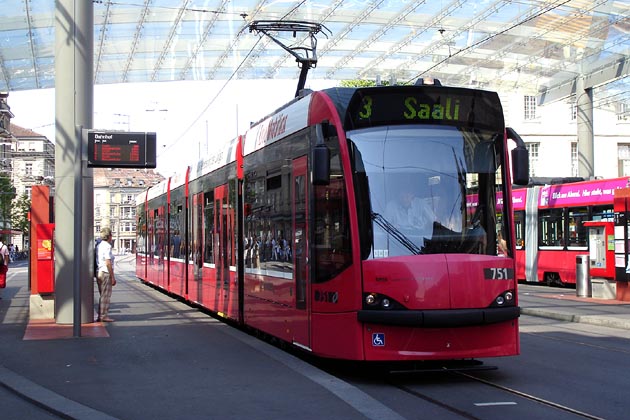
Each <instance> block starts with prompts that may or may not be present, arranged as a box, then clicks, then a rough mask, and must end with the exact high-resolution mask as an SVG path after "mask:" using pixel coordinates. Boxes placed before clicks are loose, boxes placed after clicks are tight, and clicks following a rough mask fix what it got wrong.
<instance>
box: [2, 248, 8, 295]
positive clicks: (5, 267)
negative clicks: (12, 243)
mask: <svg viewBox="0 0 630 420" xmlns="http://www.w3.org/2000/svg"><path fill="white" fill-rule="evenodd" d="M0 260H1V262H2V264H1V265H0V292H2V289H4V288H5V287H7V271H9V248H7V246H6V245H5V244H4V242H2V240H0ZM0 299H2V293H0Z"/></svg>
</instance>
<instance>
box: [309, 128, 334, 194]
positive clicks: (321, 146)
mask: <svg viewBox="0 0 630 420" xmlns="http://www.w3.org/2000/svg"><path fill="white" fill-rule="evenodd" d="M325 126H328V124H317V126H316V127H315V132H316V136H317V142H316V144H315V147H314V148H313V185H328V184H330V149H328V146H326V143H325V137H324V130H328V128H327V127H325Z"/></svg>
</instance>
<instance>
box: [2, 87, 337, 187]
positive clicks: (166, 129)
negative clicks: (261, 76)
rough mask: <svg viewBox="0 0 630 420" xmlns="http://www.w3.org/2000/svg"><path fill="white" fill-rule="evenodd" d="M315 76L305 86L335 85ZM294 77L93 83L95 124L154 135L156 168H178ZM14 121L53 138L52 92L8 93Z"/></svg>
mask: <svg viewBox="0 0 630 420" xmlns="http://www.w3.org/2000/svg"><path fill="white" fill-rule="evenodd" d="M337 84H338V82H337V81H333V80H314V81H312V82H308V81H307V83H306V87H307V88H310V89H313V90H318V89H323V88H326V87H331V86H337ZM296 87H297V80H238V81H230V82H227V83H226V81H203V82H198V81H183V82H155V83H134V84H130V83H126V84H115V85H96V86H95V87H94V118H93V128H94V129H102V130H111V131H140V132H145V131H146V132H156V133H157V149H158V150H157V168H156V171H157V172H159V173H160V174H162V175H163V176H167V177H168V176H170V175H172V174H173V173H176V172H182V171H184V170H185V168H186V167H187V166H188V165H193V164H194V163H195V162H197V161H198V160H199V158H200V156H204V154H205V153H206V151H207V150H211V149H212V147H213V145H216V144H220V143H223V142H225V141H227V140H229V139H232V138H234V137H236V136H237V135H238V134H243V133H244V132H245V131H246V130H247V128H248V127H249V124H250V122H254V121H258V120H260V119H261V118H263V117H264V116H266V115H268V114H269V113H271V112H273V111H274V110H275V109H277V108H278V107H280V106H282V105H283V104H285V103H287V102H289V101H291V100H292V99H293V97H294V96H295V89H296ZM8 104H9V106H10V107H11V112H12V113H13V114H14V115H15V117H14V118H13V119H12V120H11V122H12V123H13V124H16V125H19V126H20V127H23V128H28V129H31V130H33V131H35V132H36V133H39V134H42V135H44V136H46V137H48V138H49V139H50V140H52V141H53V142H54V141H55V126H54V121H55V91H54V89H40V90H30V91H13V92H9V97H8Z"/></svg>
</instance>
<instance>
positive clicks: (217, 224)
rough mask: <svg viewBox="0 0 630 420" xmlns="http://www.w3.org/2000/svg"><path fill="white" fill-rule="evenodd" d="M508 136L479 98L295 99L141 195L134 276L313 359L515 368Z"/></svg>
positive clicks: (492, 103) (367, 95)
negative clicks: (480, 361) (500, 202)
mask: <svg viewBox="0 0 630 420" xmlns="http://www.w3.org/2000/svg"><path fill="white" fill-rule="evenodd" d="M511 133H513V131H512V130H510V129H506V128H505V125H504V120H503V112H502V108H501V104H500V101H499V98H498V95H497V94H496V93H493V92H487V91H481V90H471V89H461V88H451V87H443V86H439V85H416V86H406V87H402V86H394V87H376V88H358V89H354V88H333V89H326V90H323V91H318V92H308V93H306V94H304V95H301V96H300V97H298V98H296V99H294V100H293V101H292V102H290V103H289V104H287V105H285V106H284V107H282V108H280V109H278V110H277V111H275V112H274V113H273V114H271V115H270V116H268V117H266V118H264V119H263V120H261V121H260V122H258V123H257V124H255V125H253V126H252V127H251V129H250V130H249V131H247V133H246V134H244V135H242V136H239V137H238V138H237V139H234V140H233V141H231V142H229V143H228V144H226V145H224V146H223V147H219V148H217V149H216V150H215V151H214V153H212V154H211V155H209V156H208V157H207V158H206V159H204V160H202V161H200V162H199V163H198V165H197V166H195V167H188V168H187V169H186V171H185V172H182V174H181V175H179V176H174V177H171V178H170V179H168V180H166V181H165V182H163V183H161V184H159V185H157V186H155V187H153V188H151V189H149V190H148V191H147V193H146V194H142V195H141V196H139V198H138V203H137V205H138V211H137V215H138V240H137V244H138V245H137V266H136V270H137V272H136V274H137V276H138V277H139V278H140V279H141V280H143V281H145V282H148V283H151V284H153V285H155V286H157V287H159V288H162V289H164V290H165V291H168V292H170V293H172V294H175V295H178V296H181V297H182V298H183V299H185V300H187V301H189V302H192V303H195V304H197V305H201V306H202V307H204V308H207V309H208V310H210V311H213V312H214V313H216V314H218V315H220V316H222V317H225V318H228V319H230V320H233V321H235V322H237V323H240V324H242V325H246V326H249V327H252V328H255V329H258V330H261V331H263V332H265V333H268V334H270V335H272V336H275V337H277V338H279V339H281V340H284V341H286V342H288V343H291V344H292V345H294V346H297V347H299V348H302V349H304V350H306V351H309V352H311V353H312V354H314V355H317V356H321V357H327V358H338V359H346V360H366V361H397V360H437V359H451V360H452V359H468V358H481V357H493V356H508V355H515V354H518V353H519V338H518V317H519V313H520V309H519V307H518V302H517V281H516V278H515V275H514V272H515V260H514V258H513V257H514V232H513V231H512V230H511V226H513V223H512V221H513V219H512V217H513V215H512V208H511V203H508V204H507V205H504V206H501V207H500V208H497V205H496V203H497V196H498V195H503V196H509V195H510V194H511V184H512V183H511V178H514V180H515V181H516V182H517V183H519V180H520V183H521V184H523V183H524V184H526V183H527V172H528V169H527V151H526V149H525V147H524V144H522V140H520V138H518V136H517V135H516V134H515V133H513V134H514V135H513V136H512V135H510V134H511ZM508 135H510V138H514V137H516V140H517V142H518V141H520V143H519V145H518V147H517V148H516V149H514V150H512V152H511V156H512V158H511V167H512V171H511V173H510V171H509V170H508V167H509V166H510V165H509V164H508V156H509V153H508V147H507V142H508ZM403 190H406V191H407V192H406V193H403ZM408 192H412V193H413V194H415V198H413V199H409V200H408V201H407V207H399V209H398V213H396V212H395V211H394V212H391V211H390V205H389V203H390V202H392V203H393V202H395V201H396V200H397V199H398V198H399V197H403V196H406V194H408ZM472 195H474V196H475V200H474V203H467V200H468V199H467V197H469V196H472ZM401 209H402V210H401ZM401 214H402V217H400V216H401ZM497 216H499V217H500V218H501V221H502V223H501V222H499V221H498V217H497ZM501 229H502V230H503V232H502V233H503V236H504V237H505V238H506V240H507V245H508V255H507V256H503V255H501V256H498V255H497V236H498V235H497V233H498V231H499V230H501Z"/></svg>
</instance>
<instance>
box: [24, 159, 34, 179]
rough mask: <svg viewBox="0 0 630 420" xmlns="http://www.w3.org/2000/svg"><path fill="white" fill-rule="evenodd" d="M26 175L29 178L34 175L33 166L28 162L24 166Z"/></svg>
mask: <svg viewBox="0 0 630 420" xmlns="http://www.w3.org/2000/svg"><path fill="white" fill-rule="evenodd" d="M24 174H26V175H27V176H31V175H33V164H32V163H30V162H26V163H25V164H24Z"/></svg>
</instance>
